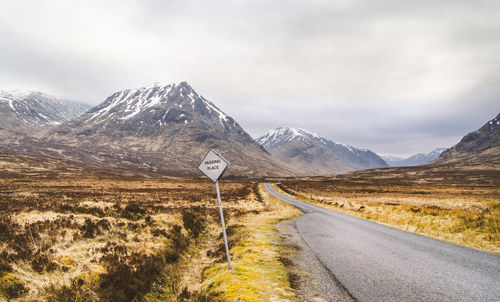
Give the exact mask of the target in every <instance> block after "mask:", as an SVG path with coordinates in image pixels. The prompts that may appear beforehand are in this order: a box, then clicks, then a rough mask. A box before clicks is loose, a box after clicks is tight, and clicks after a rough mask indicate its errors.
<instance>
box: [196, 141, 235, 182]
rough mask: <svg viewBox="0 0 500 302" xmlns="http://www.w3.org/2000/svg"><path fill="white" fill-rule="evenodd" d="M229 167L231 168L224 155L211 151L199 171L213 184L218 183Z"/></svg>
mask: <svg viewBox="0 0 500 302" xmlns="http://www.w3.org/2000/svg"><path fill="white" fill-rule="evenodd" d="M227 167H229V162H228V161H227V160H226V159H225V158H224V157H222V155H220V154H218V153H217V152H215V151H214V150H212V149H211V150H210V151H208V153H207V155H206V156H205V158H204V159H203V160H202V161H201V164H200V165H199V166H198V169H200V171H201V172H203V173H205V175H206V176H208V178H210V179H211V180H212V181H213V182H216V181H217V180H218V179H219V178H220V177H221V175H222V173H224V171H225V170H226V168H227Z"/></svg>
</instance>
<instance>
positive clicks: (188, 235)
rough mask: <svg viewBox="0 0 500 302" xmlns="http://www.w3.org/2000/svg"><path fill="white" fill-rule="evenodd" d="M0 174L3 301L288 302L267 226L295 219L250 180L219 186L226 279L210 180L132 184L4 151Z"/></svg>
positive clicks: (126, 178) (133, 180)
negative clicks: (248, 298)
mask: <svg viewBox="0 0 500 302" xmlns="http://www.w3.org/2000/svg"><path fill="white" fill-rule="evenodd" d="M0 167H1V169H2V175H0V300H1V299H2V297H3V298H5V299H7V300H11V299H12V300H16V299H18V300H22V301H40V300H43V301H229V300H230V301H232V300H234V299H235V298H242V297H244V296H245V295H249V294H250V293H252V297H253V298H252V301H267V300H269V299H273V300H280V299H281V300H283V299H285V300H293V299H294V297H295V293H294V291H293V289H291V288H290V285H289V282H288V276H287V273H286V268H285V266H284V265H283V263H281V262H280V260H279V259H280V258H279V255H280V252H279V249H280V247H279V246H277V245H276V244H275V243H274V242H275V241H276V240H277V234H276V231H275V230H274V229H273V227H272V224H273V223H276V222H278V221H279V220H280V219H283V218H286V217H291V216H293V215H297V212H296V210H294V209H293V208H291V207H290V206H288V205H286V204H284V203H279V202H274V203H273V202H272V201H273V200H272V199H268V198H266V195H265V194H266V193H265V192H264V191H263V190H262V187H261V186H259V185H258V183H257V182H255V181H237V180H227V181H222V183H221V186H220V187H221V195H222V198H223V204H224V215H225V219H226V223H227V232H228V237H229V246H230V248H231V254H232V256H233V257H234V258H233V266H234V269H233V271H228V270H227V265H226V258H225V251H224V245H223V241H222V236H221V228H220V220H219V213H218V207H217V202H216V195H215V188H214V184H213V183H212V182H210V181H208V180H200V179H195V178H169V177H155V178H151V177H133V176H131V173H128V174H125V175H120V171H99V170H95V169H94V168H93V167H88V166H78V165H75V164H72V163H69V162H62V161H59V160H54V159H50V158H37V157H32V156H24V155H13V154H8V153H2V154H0ZM257 230H258V231H257ZM263 250H265V251H266V252H265V253H263V252H262V251H263ZM263 265H264V266H265V268H266V269H265V270H263V269H262V267H263ZM242 280H245V282H243V281H242ZM226 285H227V286H226ZM257 288H258V289H259V290H258V291H257V290H256V289H257Z"/></svg>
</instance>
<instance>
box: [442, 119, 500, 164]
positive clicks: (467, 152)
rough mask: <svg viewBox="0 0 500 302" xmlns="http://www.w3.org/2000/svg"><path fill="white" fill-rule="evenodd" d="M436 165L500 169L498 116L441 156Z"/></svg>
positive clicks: (499, 125) (499, 127) (499, 122)
mask: <svg viewBox="0 0 500 302" xmlns="http://www.w3.org/2000/svg"><path fill="white" fill-rule="evenodd" d="M434 163H436V164H445V163H454V164H458V165H469V166H483V165H486V166H490V167H500V114H498V115H497V116H496V117H495V118H493V119H492V120H490V121H488V122H487V123H486V124H485V125H484V126H482V127H481V128H480V129H478V130H476V131H473V132H471V133H469V134H467V135H466V136H464V137H463V138H462V140H460V142H459V143H458V144H456V145H455V146H453V147H451V148H450V149H448V150H446V151H445V152H443V153H442V154H441V156H440V157H439V158H438V159H437V160H436V161H435V162H434Z"/></svg>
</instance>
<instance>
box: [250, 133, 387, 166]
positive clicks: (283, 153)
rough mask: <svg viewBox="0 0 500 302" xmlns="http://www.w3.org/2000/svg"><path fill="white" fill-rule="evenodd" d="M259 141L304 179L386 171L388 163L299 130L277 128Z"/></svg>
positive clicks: (375, 156)
mask: <svg viewBox="0 0 500 302" xmlns="http://www.w3.org/2000/svg"><path fill="white" fill-rule="evenodd" d="M256 141H257V142H258V143H259V144H261V145H262V146H263V147H264V148H265V149H266V150H267V151H268V152H269V153H271V154H272V155H273V156H274V157H276V158H278V159H280V160H281V161H284V162H287V163H290V164H292V165H293V166H295V167H297V168H299V169H300V170H301V171H302V174H305V175H311V176H312V175H326V174H335V173H341V172H347V171H354V170H362V169H370V168H379V167H387V164H386V162H385V161H384V160H383V159H382V158H380V157H379V156H378V155H377V154H375V153H374V152H372V151H370V150H366V149H357V148H354V147H351V146H348V145H345V144H339V143H336V142H333V141H331V140H329V139H327V138H324V137H321V136H319V135H318V134H316V133H313V132H309V131H307V130H304V129H299V128H288V127H280V128H276V129H274V130H271V131H269V132H267V133H266V134H264V135H263V136H261V137H259V138H258V139H257V140H256Z"/></svg>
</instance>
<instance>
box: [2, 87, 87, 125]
mask: <svg viewBox="0 0 500 302" xmlns="http://www.w3.org/2000/svg"><path fill="white" fill-rule="evenodd" d="M90 107H91V106H90V105H87V104H81V103H75V102H71V101H69V100H66V99H62V98H56V97H53V96H50V95H47V94H44V93H41V92H36V91H22V90H12V91H0V127H2V128H4V129H8V130H11V131H14V132H20V133H24V134H33V133H34V132H35V131H38V130H40V127H46V126H51V125H58V124H61V123H64V122H67V121H69V120H72V119H74V118H76V117H78V116H79V115H81V114H83V113H85V112H86V111H87V110H88V109H90Z"/></svg>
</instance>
